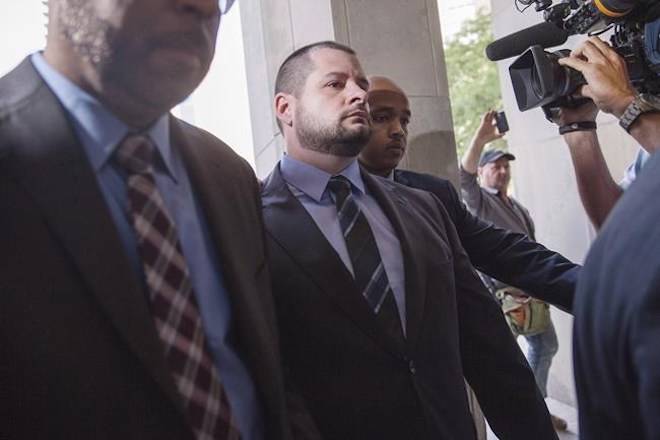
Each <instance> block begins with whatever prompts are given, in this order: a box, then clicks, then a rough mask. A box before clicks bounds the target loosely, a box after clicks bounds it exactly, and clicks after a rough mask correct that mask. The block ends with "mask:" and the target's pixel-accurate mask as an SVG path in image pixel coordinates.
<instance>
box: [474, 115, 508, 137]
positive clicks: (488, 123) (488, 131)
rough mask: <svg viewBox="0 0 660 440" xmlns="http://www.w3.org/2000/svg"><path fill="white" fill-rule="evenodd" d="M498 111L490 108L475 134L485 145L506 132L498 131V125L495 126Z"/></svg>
mask: <svg viewBox="0 0 660 440" xmlns="http://www.w3.org/2000/svg"><path fill="white" fill-rule="evenodd" d="M496 113H497V112H496V111H495V110H488V111H487V112H486V113H484V114H483V116H482V117H481V123H480V124H479V128H477V132H476V133H475V134H474V138H475V139H476V140H477V141H478V143H479V144H482V145H485V144H487V143H488V142H492V141H494V140H496V139H500V138H501V137H502V136H504V133H500V132H499V131H497V127H496V126H495V114H496Z"/></svg>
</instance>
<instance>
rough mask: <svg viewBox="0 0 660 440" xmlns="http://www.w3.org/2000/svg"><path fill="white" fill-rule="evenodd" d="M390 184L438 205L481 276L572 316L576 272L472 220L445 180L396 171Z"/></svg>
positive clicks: (521, 238)
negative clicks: (430, 195) (430, 197)
mask: <svg viewBox="0 0 660 440" xmlns="http://www.w3.org/2000/svg"><path fill="white" fill-rule="evenodd" d="M394 180H395V181H397V182H399V183H401V184H402V185H406V186H410V187H413V188H417V189H421V190H424V191H428V192H430V193H433V195H435V196H436V197H437V198H438V199H440V201H441V202H442V203H443V205H444V206H445V208H446V209H447V212H448V213H449V217H450V218H451V220H452V222H453V223H454V225H455V226H456V230H457V232H458V237H459V238H460V240H461V244H462V245H463V247H464V248H465V250H466V252H467V254H468V256H469V257H470V261H471V262H472V264H473V265H474V266H475V267H476V268H477V269H479V270H480V271H481V272H483V273H485V274H487V275H490V276H491V277H493V278H496V279H498V280H500V281H502V282H504V283H506V284H509V285H512V286H516V287H519V288H521V289H523V290H525V291H527V292H528V293H530V294H532V295H533V296H535V297H537V298H540V299H542V300H544V301H546V302H549V303H550V304H554V305H556V306H558V307H560V308H562V309H564V310H566V311H571V309H572V305H573V295H574V292H575V284H576V283H577V278H578V274H579V272H580V266H578V265H576V264H574V263H571V262H570V261H569V260H567V259H566V258H564V257H563V256H561V255H560V254H558V253H556V252H553V251H550V250H548V249H547V248H545V247H544V246H543V245H541V244H538V243H536V242H535V241H533V240H530V238H529V237H527V236H526V235H524V234H519V233H516V232H511V231H508V230H506V229H502V228H499V227H497V226H495V225H493V224H492V223H490V222H487V221H484V220H482V219H480V218H479V217H477V216H475V215H472V214H471V213H470V211H468V210H467V208H466V207H465V205H464V204H463V202H462V201H461V199H460V198H459V196H458V193H457V192H456V189H455V188H454V186H453V185H452V184H451V182H449V181H448V180H445V179H441V178H439V177H435V176H431V175H428V174H421V173H415V172H413V171H405V170H395V171H394Z"/></svg>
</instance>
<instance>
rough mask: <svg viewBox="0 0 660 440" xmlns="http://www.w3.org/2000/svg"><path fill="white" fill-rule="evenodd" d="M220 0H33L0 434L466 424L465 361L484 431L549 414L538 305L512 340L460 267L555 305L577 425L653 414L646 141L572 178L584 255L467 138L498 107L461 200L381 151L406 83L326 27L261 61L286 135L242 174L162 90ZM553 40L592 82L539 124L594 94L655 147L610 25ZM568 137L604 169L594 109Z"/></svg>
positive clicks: (289, 434)
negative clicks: (630, 153)
mask: <svg viewBox="0 0 660 440" xmlns="http://www.w3.org/2000/svg"><path fill="white" fill-rule="evenodd" d="M231 6H232V1H230V0H220V1H218V0H176V1H166V2H164V1H162V0H141V1H125V0H51V1H50V2H49V17H50V20H49V28H48V40H47V44H46V48H45V50H44V51H43V52H37V53H34V54H32V55H30V56H28V57H27V58H26V59H25V60H24V61H23V62H22V63H21V64H20V65H19V66H18V67H16V68H15V69H14V70H13V71H11V72H10V73H9V74H7V75H6V76H5V77H3V78H0V207H1V212H2V215H0V237H1V238H0V243H1V244H2V245H1V246H0V252H2V254H3V258H2V265H1V266H0V267H1V269H0V302H1V305H0V416H1V421H2V423H0V438H2V439H26V438H31V439H32V438H63V439H77V438H90V439H151V438H153V439H159V440H162V439H197V440H206V439H223V440H224V439H244V440H248V439H249V440H252V439H294V438H295V439H434V440H437V439H458V440H463V439H465V440H471V439H475V438H476V436H477V429H476V428H475V422H474V420H473V416H472V414H471V411H470V408H471V405H470V404H469V394H468V393H467V392H466V386H465V382H466V381H467V383H468V384H469V386H470V389H471V390H472V391H473V392H474V395H475V396H476V398H477V400H478V402H479V405H480V407H481V409H482V410H483V413H484V415H485V417H486V419H487V420H488V423H489V424H490V426H491V428H492V430H493V431H494V432H495V434H496V435H497V436H498V437H499V438H500V439H503V440H505V439H507V440H508V439H511V440H517V439H520V440H523V439H529V438H534V439H538V440H541V439H556V438H557V434H556V431H555V430H556V429H562V428H563V427H565V423H564V425H563V427H562V423H561V422H562V421H561V420H560V419H557V418H553V417H552V416H551V415H550V414H549V412H548V409H547V407H546V404H545V402H544V397H545V395H546V390H545V387H546V385H545V383H546V380H547V372H548V368H549V366H550V362H551V359H552V356H553V355H554V352H556V349H557V342H556V335H555V334H554V329H553V327H552V323H551V321H549V322H548V323H547V325H545V326H544V327H543V328H542V329H540V330H539V331H532V332H525V331H520V332H519V333H517V334H520V335H523V336H525V337H526V338H527V339H528V341H529V343H530V351H529V352H528V353H527V359H526V358H525V356H524V355H523V353H522V352H521V350H520V348H519V347H518V345H517V344H516V341H515V339H514V337H512V329H515V328H518V327H516V322H517V321H516V319H517V318H519V314H517V313H516V312H515V310H518V309H515V310H514V309H511V310H509V312H512V313H509V315H507V316H508V317H507V319H506V320H505V317H504V315H503V313H502V306H501V304H499V303H498V302H497V301H496V300H495V299H494V297H493V294H492V293H491V292H490V291H489V290H488V288H487V286H486V285H485V284H484V282H483V281H482V280H485V281H486V284H487V285H489V286H488V287H491V285H492V286H493V287H492V288H493V290H494V293H496V294H497V295H498V298H499V297H500V293H501V295H504V297H507V296H506V295H508V296H511V297H512V298H513V299H512V301H514V302H515V301H519V302H520V303H521V304H522V303H524V304H528V303H529V302H528V301H527V300H528V299H530V298H531V297H533V298H535V301H536V300H538V303H539V304H540V305H541V308H540V310H543V308H545V309H547V304H546V303H549V304H553V305H556V306H557V307H559V308H561V309H563V310H565V311H568V312H573V313H574V314H575V346H574V354H575V374H576V384H577V394H578V401H579V410H580V429H581V434H582V437H583V438H585V439H607V438H612V439H622V438H640V439H642V438H647V439H652V438H658V436H660V422H659V421H658V418H657V414H658V413H659V411H658V410H660V391H659V390H660V369H658V368H657V366H658V365H660V350H658V349H657V344H656V341H657V338H656V335H657V334H658V331H659V326H658V323H659V322H660V320H659V319H658V316H659V315H658V313H659V312H660V311H658V309H657V307H658V301H657V295H658V293H660V291H659V288H660V276H659V275H658V274H660V258H658V256H657V252H654V251H655V246H654V245H655V239H657V238H660V237H658V235H660V228H658V227H657V226H656V225H657V216H656V214H657V210H658V209H659V208H658V205H656V204H653V203H649V198H651V197H653V195H654V194H657V193H658V191H659V190H660V188H659V186H660V177H659V176H660V159H658V158H657V157H653V156H651V158H650V159H649V160H648V163H647V164H646V165H645V166H644V168H643V170H642V172H641V173H640V176H639V177H638V178H637V179H636V181H635V182H634V183H633V184H632V185H630V188H629V189H628V190H626V191H625V193H623V194H621V193H617V194H618V196H617V199H620V200H618V201H616V204H615V203H614V201H613V199H612V197H611V196H607V197H610V198H608V199H607V203H609V205H605V204H600V202H601V201H602V200H603V199H602V196H601V195H600V193H598V194H595V195H594V191H593V190H592V191H591V193H590V194H587V193H586V192H583V194H582V195H583V198H584V200H585V207H587V210H588V211H589V212H590V215H592V213H597V216H598V217H597V218H601V219H604V218H605V216H607V217H608V218H607V221H605V222H604V224H603V226H602V229H601V232H600V234H599V237H598V239H597V240H596V242H595V243H594V246H593V248H592V250H591V251H590V253H589V256H588V258H587V260H586V263H585V266H584V267H583V268H581V267H579V266H578V265H576V264H573V263H572V262H570V261H568V260H567V259H566V258H564V257H563V256H561V255H559V254H557V253H556V252H553V251H551V250H548V249H547V248H545V247H544V246H542V245H541V244H539V243H537V242H536V241H535V240H534V226H533V222H532V220H531V217H530V216H529V213H528V212H527V211H526V209H525V208H524V207H523V206H522V205H521V204H520V203H519V202H517V201H516V200H515V199H513V198H511V197H510V196H509V195H508V193H507V187H508V183H509V170H508V161H510V160H513V159H514V157H513V155H511V154H509V153H506V152H502V151H490V152H485V153H482V152H481V150H482V149H483V147H484V145H485V143H486V142H488V140H491V138H494V137H496V136H497V133H495V132H494V131H493V128H492V125H491V122H490V121H491V119H492V114H490V113H488V114H486V115H485V117H484V119H483V121H482V127H481V128H480V130H481V134H480V135H478V136H477V137H475V139H476V140H477V141H476V142H473V145H472V147H471V148H470V150H469V151H468V153H467V154H466V156H465V157H464V158H463V160H462V162H461V166H462V168H461V173H462V177H461V192H462V193H463V195H464V199H465V201H466V203H467V205H468V207H467V208H466V206H465V205H464V204H463V202H462V201H461V197H460V196H459V194H458V192H457V191H456V189H455V188H454V187H453V186H452V184H451V183H449V182H448V181H447V180H444V179H441V178H437V177H433V176H429V175H424V174H419V173H414V172H411V171H402V170H398V169H396V167H397V165H398V163H399V161H400V160H401V159H402V157H403V155H404V154H405V152H406V148H407V135H408V124H409V123H410V121H411V118H413V117H414V116H413V115H412V113H411V109H410V106H409V103H408V98H407V96H406V93H405V91H403V90H402V89H401V88H400V87H399V86H398V85H397V84H396V83H395V82H394V81H393V80H391V79H389V78H387V77H384V76H371V77H369V76H367V74H366V73H365V72H364V70H363V69H362V66H361V64H360V61H359V57H358V54H356V52H355V51H354V50H353V49H351V48H350V47H348V46H345V45H342V44H339V43H336V42H331V41H324V42H319V43H315V44H311V45H308V46H304V47H302V48H299V49H298V50H296V51H295V52H293V53H292V54H290V55H289V56H288V57H287V58H286V59H285V60H284V61H283V63H282V64H281V66H280V68H279V70H278V72H277V77H276V85H275V93H274V97H273V105H274V109H275V113H276V117H277V120H278V125H279V127H280V130H281V132H282V135H283V138H284V142H285V145H286V155H285V156H284V157H283V158H282V160H281V161H280V162H279V163H278V164H277V165H276V166H275V168H274V169H273V171H272V172H271V174H270V175H269V176H268V178H267V179H265V181H264V182H259V181H258V180H257V179H256V177H255V175H254V173H253V171H252V169H251V167H250V166H249V165H248V164H247V163H246V162H245V161H244V160H243V159H241V158H240V157H238V156H237V155H236V154H235V153H234V152H233V151H232V150H231V149H230V148H229V147H228V146H227V145H225V144H223V143H222V142H221V141H220V140H218V139H216V138H215V137H213V136H212V135H210V134H208V133H206V132H204V131H202V130H200V129H198V128H196V127H193V126H191V125H189V124H186V123H185V122H183V121H181V120H179V119H177V118H175V117H174V116H172V115H171V114H170V113H169V111H170V110H171V108H172V107H173V106H175V105H176V104H177V103H179V102H180V101H182V100H183V99H184V98H185V97H186V96H188V95H189V94H190V93H191V92H192V91H193V90H194V89H195V88H196V87H197V85H198V84H199V83H200V81H201V80H202V78H203V77H204V75H205V74H206V72H207V71H208V68H209V66H210V64H211V60H212V58H213V54H214V49H215V43H216V37H217V31H218V27H219V25H220V22H221V19H222V17H223V15H224V14H226V12H227V11H228V10H229V8H231ZM562 63H564V64H566V65H568V66H570V67H572V68H575V69H577V70H579V71H581V72H582V73H583V75H584V76H585V78H586V80H587V82H588V84H587V85H586V86H584V87H583V88H582V91H581V93H582V95H584V96H586V97H589V98H591V101H590V103H589V104H588V105H587V106H585V107H584V108H580V109H566V110H565V111H563V112H562V114H560V115H558V117H557V123H558V124H559V125H561V126H565V125H567V124H574V123H576V122H584V121H593V119H594V118H595V115H596V112H597V110H598V109H599V110H601V111H604V112H608V113H611V114H613V115H614V116H616V117H618V118H620V119H621V120H622V121H625V123H626V125H625V126H624V128H625V129H626V130H628V132H629V133H630V135H632V136H633V137H634V138H635V139H636V140H637V141H638V142H639V143H640V145H641V146H642V147H643V148H644V149H645V150H646V151H648V152H649V153H653V150H654V148H655V146H656V145H657V139H660V137H658V136H656V131H657V130H658V128H659V127H660V124H658V122H659V121H658V118H660V113H657V112H655V111H654V109H647V110H645V111H637V114H632V112H633V111H634V110H635V108H638V107H639V106H637V107H635V105H636V104H638V99H639V97H638V96H637V95H636V93H635V91H634V90H633V89H632V88H631V87H630V85H629V83H628V79H627V76H626V71H625V65H624V63H623V61H622V60H621V58H620V57H619V56H618V55H617V54H616V53H615V52H614V51H613V50H612V49H611V48H609V46H607V45H606V44H604V43H603V42H601V41H600V40H599V39H597V38H590V39H589V40H587V41H586V42H585V43H583V44H582V45H581V46H580V47H579V48H578V49H576V50H575V51H574V52H573V54H572V55H571V57H569V58H567V59H565V60H562ZM634 107H635V108H634ZM657 110H660V109H657ZM577 125H578V126H580V127H591V125H589V124H577ZM482 135H483V136H482ZM564 136H565V139H566V142H567V143H568V144H569V146H570V148H571V151H572V154H573V157H574V159H575V164H576V170H578V169H580V170H582V171H583V172H584V174H580V173H578V179H580V178H583V176H585V175H586V176H590V175H592V174H593V173H599V175H601V176H604V175H605V172H604V171H603V168H598V167H600V166H601V165H603V164H602V163H600V162H593V163H592V162H590V160H588V159H585V155H597V154H598V151H599V149H598V145H597V137H596V134H595V131H593V130H592V129H591V128H589V129H586V130H573V131H569V132H566V134H565V135H564ZM579 165H584V167H582V168H579ZM477 173H478V174H479V176H480V180H479V181H478V180H477V176H476V174H477ZM590 173H591V174H590ZM610 179H611V178H610ZM589 196H593V198H595V199H597V200H598V203H595V204H591V205H589V202H590V201H591V200H593V198H589ZM589 206H597V208H594V210H590V208H589ZM603 206H609V209H607V211H608V212H607V213H605V208H603ZM612 206H614V208H613V209H612ZM468 208H469V209H468ZM610 209H611V211H612V212H609V210H610ZM592 218H595V217H592ZM600 223H601V222H598V224H600ZM475 269H477V270H478V271H479V272H480V273H481V274H482V275H483V277H481V278H480V276H479V275H478V274H477V272H476V270H475ZM489 280H490V281H489ZM576 286H577V287H576ZM548 320H549V318H548ZM521 328H523V330H524V326H522V327H521ZM517 334H516V335H517ZM530 366H531V368H530Z"/></svg>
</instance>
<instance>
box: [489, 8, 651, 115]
mask: <svg viewBox="0 0 660 440" xmlns="http://www.w3.org/2000/svg"><path fill="white" fill-rule="evenodd" d="M516 1H517V2H518V3H522V4H523V5H526V6H531V5H532V4H535V9H536V11H543V18H544V20H545V22H543V23H540V24H538V25H535V26H532V27H529V28H527V29H523V30H522V31H519V32H516V33H514V34H511V35H508V36H506V37H504V38H501V39H499V40H496V41H494V42H492V43H491V44H489V45H488V47H487V48H486V55H487V57H488V58H489V59H490V60H491V61H498V60H502V59H505V58H510V57H513V56H516V55H519V54H520V53H521V52H523V51H524V53H522V55H520V56H519V57H518V58H517V59H516V60H515V61H514V62H513V63H512V64H511V66H510V67H509V74H510V75H511V82H512V84H513V91H514V94H515V96H516V101H517V103H518V108H519V109H520V110H521V111H526V110H529V109H532V108H535V107H542V108H543V109H544V111H545V112H546V115H547V114H549V112H551V111H552V110H553V109H556V108H558V107H575V106H578V105H580V104H582V103H583V102H585V101H586V100H587V98H576V97H574V96H573V94H574V93H575V92H576V91H577V90H578V89H579V87H580V86H582V85H583V84H586V81H585V79H584V77H583V76H582V74H581V73H580V72H578V71H576V70H574V69H572V68H570V67H567V66H562V65H560V64H559V63H558V62H557V60H558V59H559V58H563V57H566V56H568V55H569V54H570V51H569V50H567V49H563V50H558V51H555V52H547V51H545V50H544V48H548V47H553V46H557V45H559V44H562V43H564V42H565V41H566V40H567V39H568V37H569V36H570V35H577V34H588V35H597V34H601V33H603V32H606V31H608V30H610V29H613V30H614V33H613V34H612V36H611V38H610V43H611V45H612V47H613V48H614V50H616V51H617V53H618V54H619V55H620V56H622V57H623V59H624V60H625V62H626V64H627V67H628V73H629V75H630V80H631V82H632V85H633V86H634V87H635V89H637V90H638V91H639V92H640V93H651V94H654V95H658V94H660V0H562V1H561V2H559V3H556V4H554V5H553V0H516Z"/></svg>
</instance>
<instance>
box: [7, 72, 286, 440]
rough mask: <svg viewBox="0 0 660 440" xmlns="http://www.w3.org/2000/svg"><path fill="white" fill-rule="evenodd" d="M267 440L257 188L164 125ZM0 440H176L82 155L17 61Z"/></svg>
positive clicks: (51, 99)
mask: <svg viewBox="0 0 660 440" xmlns="http://www.w3.org/2000/svg"><path fill="white" fill-rule="evenodd" d="M171 136H172V144H173V146H174V147H176V148H179V149H180V151H181V153H182V156H183V158H184V162H185V165H186V167H187V169H188V173H189V175H190V178H191V183H192V185H193V188H194V191H195V193H196V195H197V196H198V197H199V202H200V204H201V206H202V209H203V212H204V215H205V217H206V221H207V222H208V224H209V229H210V231H211V236H212V240H213V242H214V244H215V245H216V249H217V252H218V256H219V260H220V261H221V265H222V270H223V273H224V275H225V278H226V280H227V288H228V292H229V294H230V296H231V304H232V316H233V329H232V332H233V342H234V344H235V346H236V347H237V350H238V351H239V353H240V355H241V356H242V358H243V359H244V361H245V363H246V365H247V367H248V369H249V370H250V372H251V374H252V378H253V380H254V382H255V385H256V388H257V390H258V393H259V396H260V398H261V402H262V406H263V409H264V414H265V424H266V426H265V427H266V430H267V433H268V435H267V437H268V438H272V439H284V438H288V436H289V432H288V431H289V429H288V428H287V422H286V420H285V417H286V412H285V410H284V405H285V404H284V401H285V396H284V388H283V380H282V374H281V364H280V358H279V352H278V341H277V338H276V336H275V335H276V325H275V315H274V307H273V304H272V296H271V293H270V276H269V273H268V270H267V267H266V264H265V254H264V249H265V248H264V242H263V232H262V228H261V225H262V221H261V210H260V199H259V188H258V183H257V181H256V179H255V177H254V174H253V172H252V170H251V168H250V167H249V165H248V164H247V163H246V162H245V161H243V160H242V159H240V158H239V157H238V156H237V155H236V154H234V153H233V152H232V151H231V150H230V149H229V148H228V147H227V146H226V145H224V144H223V143H222V142H220V141H218V140H217V139H216V138H214V137H213V136H211V135H209V134H207V133H205V132H203V131H201V130H199V129H196V128H194V127H192V126H189V125H187V124H185V123H183V122H181V121H178V120H176V119H174V118H173V117H171ZM0 420H1V422H0V438H2V439H28V438H30V439H37V438H52V439H112V440H117V439H141V440H143V439H158V440H163V439H177V440H180V439H188V438H192V433H191V431H190V429H189V427H188V426H187V424H186V421H185V418H184V413H183V410H182V405H181V401H180V397H179V394H178V391H177V389H176V386H175V385H174V382H173V380H172V378H171V375H170V372H169V370H168V367H167V365H166V363H165V359H164V357H163V354H162V346H161V343H160V340H159V338H158V335H157V333H156V331H155V328H154V324H153V320H152V318H151V315H150V312H149V310H148V303H147V300H146V296H145V292H144V291H143V289H142V287H141V284H140V282H139V280H138V279H137V277H136V276H135V274H134V271H133V270H132V269H131V267H130V265H129V261H128V259H127V257H126V255H125V253H124V251H123V248H122V245H121V243H120V240H119V236H118V233H117V231H116V228H115V226H114V223H113V221H112V218H111V215H110V213H109V211H108V208H107V207H106V205H105V203H104V199H103V197H102V194H101V192H100V189H99V187H98V185H97V181H96V178H95V176H94V174H93V171H92V169H91V167H90V165H89V164H88V161H87V158H86V155H85V153H84V151H83V149H82V147H81V145H80V144H79V142H78V141H77V139H76V138H75V135H74V131H73V129H72V127H71V124H70V123H69V121H68V120H67V119H66V116H65V113H64V111H63V109H62V108H61V106H60V104H59V102H58V101H57V99H56V98H55V96H54V95H53V94H52V92H51V91H50V89H49V88H48V87H47V86H46V85H45V83H44V82H43V81H42V79H41V78H40V77H39V75H38V74H37V73H36V71H35V70H34V68H33V66H32V64H31V63H30V61H29V60H26V61H24V62H23V63H22V64H21V65H20V66H19V67H18V68H16V69H15V70H14V71H12V72H11V73H9V74H8V75H7V76H6V77H4V78H2V79H0Z"/></svg>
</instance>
